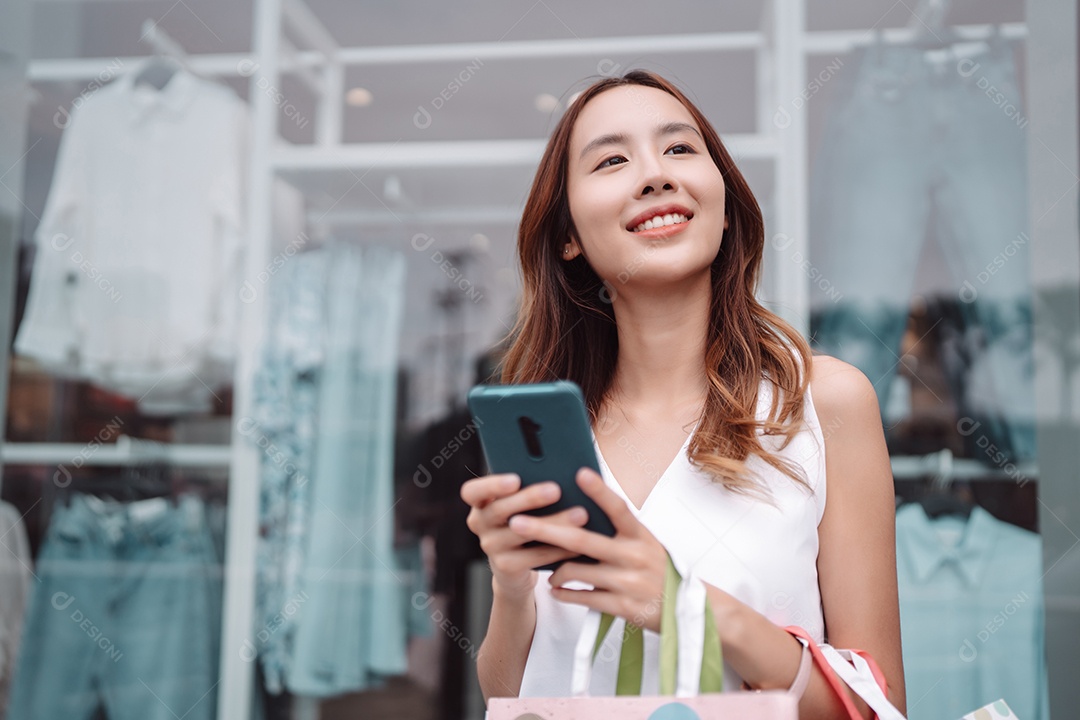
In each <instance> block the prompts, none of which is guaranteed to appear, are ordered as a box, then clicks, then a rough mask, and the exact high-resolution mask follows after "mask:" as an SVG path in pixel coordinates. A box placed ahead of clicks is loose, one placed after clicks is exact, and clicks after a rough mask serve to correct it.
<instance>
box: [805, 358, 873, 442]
mask: <svg viewBox="0 0 1080 720" xmlns="http://www.w3.org/2000/svg"><path fill="white" fill-rule="evenodd" d="M810 389H811V392H812V393H813V397H814V408H815V409H816V410H817V412H818V415H826V416H829V417H834V418H840V419H844V420H857V419H871V418H872V419H873V420H875V421H880V416H879V410H878V401H877V393H876V392H875V391H874V385H873V383H871V382H870V379H869V378H867V377H866V375H865V374H864V373H863V372H862V371H861V370H859V368H857V367H855V366H854V365H851V364H849V363H846V362H844V361H843V360H838V359H837V358H834V357H832V356H830V355H814V356H813V357H812V358H811V365H810ZM822 424H823V425H824V424H826V423H825V422H824V419H823V422H822Z"/></svg>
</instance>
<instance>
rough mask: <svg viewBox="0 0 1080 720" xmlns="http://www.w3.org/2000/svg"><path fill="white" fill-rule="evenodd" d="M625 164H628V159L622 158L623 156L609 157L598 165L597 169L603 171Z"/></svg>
mask: <svg viewBox="0 0 1080 720" xmlns="http://www.w3.org/2000/svg"><path fill="white" fill-rule="evenodd" d="M624 162H626V158H624V157H622V156H621V155H614V156H612V157H609V158H608V159H607V160H605V161H604V162H602V163H600V164H599V165H597V166H596V169H597V170H601V169H603V168H606V167H611V166H612V165H619V164H621V163H624Z"/></svg>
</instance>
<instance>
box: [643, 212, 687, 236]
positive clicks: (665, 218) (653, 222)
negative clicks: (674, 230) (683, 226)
mask: <svg viewBox="0 0 1080 720" xmlns="http://www.w3.org/2000/svg"><path fill="white" fill-rule="evenodd" d="M688 221H689V220H688V218H687V217H686V216H685V215H680V214H679V213H672V214H670V215H657V216H656V217H654V218H649V219H648V220H646V221H645V222H643V223H641V224H640V225H638V226H637V227H636V228H634V232H641V231H642V230H652V229H653V228H658V227H664V226H665V225H677V224H678V223H684V222H688Z"/></svg>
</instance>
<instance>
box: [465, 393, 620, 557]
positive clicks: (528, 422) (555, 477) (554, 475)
mask: <svg viewBox="0 0 1080 720" xmlns="http://www.w3.org/2000/svg"><path fill="white" fill-rule="evenodd" d="M468 400H469V412H470V413H472V416H473V421H474V422H475V424H476V427H477V429H478V431H479V434H480V444H481V445H482V446H483V448H484V456H485V457H486V458H487V464H488V468H489V470H490V471H491V472H492V473H516V474H517V475H518V476H520V477H521V487H522V488H524V487H527V486H529V485H534V484H536V483H540V482H545V481H549V480H551V481H554V482H556V483H558V484H559V487H560V488H562V495H561V496H560V498H559V500H557V501H556V502H555V503H553V504H551V505H548V506H547V507H544V508H537V509H536V510H530V511H527V512H528V513H529V514H531V515H550V514H552V513H556V512H559V511H561V510H566V509H568V508H571V507H575V506H578V505H580V506H582V507H584V508H585V511H586V512H587V513H588V514H589V520H588V522H587V523H586V524H585V528H586V529H587V530H592V531H593V532H598V533H601V534H602V535H607V536H608V537H612V536H613V535H615V526H614V525H612V524H611V520H610V519H609V518H608V516H607V515H606V514H605V513H604V511H603V510H601V509H600V507H599V506H598V505H597V504H596V503H595V502H593V500H592V499H591V498H590V497H589V496H588V495H586V494H585V493H584V492H583V491H582V490H581V488H579V487H578V484H577V481H576V480H575V477H576V476H577V472H578V470H580V469H581V468H583V467H587V468H591V469H592V470H595V471H596V472H597V473H599V472H600V464H599V462H598V461H597V458H596V450H595V449H594V448H593V440H592V430H591V428H590V426H589V415H588V412H587V411H586V410H585V400H584V397H583V396H582V394H581V388H579V387H578V386H577V384H575V383H573V382H570V381H569V380H559V381H556V382H548V383H535V384H531V385H477V386H476V387H474V388H473V389H472V390H470V391H469V398H468ZM539 544H540V543H530V544H529V545H530V546H535V545H539ZM576 561H577V562H596V561H595V560H594V559H592V558H589V557H586V556H581V557H578V558H576ZM561 564H562V562H556V563H551V564H549V565H544V566H542V567H538V568H535V569H536V570H554V569H555V568H557V567H558V566H559V565H561Z"/></svg>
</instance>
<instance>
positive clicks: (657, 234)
mask: <svg viewBox="0 0 1080 720" xmlns="http://www.w3.org/2000/svg"><path fill="white" fill-rule="evenodd" d="M691 220H693V218H689V219H688V220H686V221H685V222H680V223H675V224H674V225H661V226H660V227H654V228H652V229H651V230H639V231H637V232H633V231H631V235H634V236H635V237H640V238H647V239H655V238H666V237H671V236H672V235H676V234H678V233H681V232H682V231H683V230H685V229H686V227H687V226H688V225H689V224H690V221H691Z"/></svg>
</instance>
